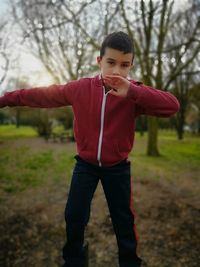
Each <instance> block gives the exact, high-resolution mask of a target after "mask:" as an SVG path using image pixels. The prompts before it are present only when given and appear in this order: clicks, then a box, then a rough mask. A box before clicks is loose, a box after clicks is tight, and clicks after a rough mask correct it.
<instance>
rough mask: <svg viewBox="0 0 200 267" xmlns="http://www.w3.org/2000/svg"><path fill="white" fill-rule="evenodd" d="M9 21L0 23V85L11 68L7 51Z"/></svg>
mask: <svg viewBox="0 0 200 267" xmlns="http://www.w3.org/2000/svg"><path fill="white" fill-rule="evenodd" d="M6 28H7V21H3V20H2V21H0V70H1V76H0V85H1V84H2V83H3V82H4V80H5V78H6V75H7V72H8V68H9V56H8V51H7V46H8V35H7V33H6Z"/></svg>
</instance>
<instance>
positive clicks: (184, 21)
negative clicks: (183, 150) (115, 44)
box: [120, 0, 200, 156]
mask: <svg viewBox="0 0 200 267" xmlns="http://www.w3.org/2000/svg"><path fill="white" fill-rule="evenodd" d="M191 2H192V3H191V5H190V7H188V9H187V10H181V9H178V10H175V7H174V1H171V0H162V1H153V0H149V1H143V0H140V1H137V2H136V4H135V6H133V7H129V8H127V5H128V4H127V1H125V0H121V2H120V3H121V10H122V17H123V19H124V23H125V25H126V29H127V31H128V33H129V34H130V36H132V38H133V40H134V42H135V47H136V54H137V58H138V61H137V63H138V64H139V66H140V73H141V76H142V79H143V81H144V82H145V83H146V84H148V85H149V86H154V87H156V88H160V89H163V90H171V88H172V85H173V82H174V80H175V79H176V77H177V76H179V75H180V74H181V73H182V72H183V71H184V70H185V69H186V68H187V67H188V66H190V65H191V64H193V62H194V60H195V58H196V56H197V55H198V54H199V49H200V42H199V31H200V25H199V14H198V12H197V11H196V10H197V9H196V7H197V6H196V5H197V4H198V1H191ZM131 14H132V16H131ZM133 14H134V16H133ZM180 32H181V33H182V34H181V35H180ZM183 46H184V50H183ZM177 51H181V53H179V56H178V57H176V55H175V54H176V53H177ZM172 53H174V56H173V57H171V55H172ZM180 62H182V64H180ZM171 63H174V64H173V68H172V67H170V66H171V65H172V64H171ZM148 133H149V134H148V147H147V154H148V155H153V156H157V155H159V151H158V142H157V139H158V122H157V119H156V118H153V117H149V119H148Z"/></svg>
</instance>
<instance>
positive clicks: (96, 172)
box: [0, 32, 179, 267]
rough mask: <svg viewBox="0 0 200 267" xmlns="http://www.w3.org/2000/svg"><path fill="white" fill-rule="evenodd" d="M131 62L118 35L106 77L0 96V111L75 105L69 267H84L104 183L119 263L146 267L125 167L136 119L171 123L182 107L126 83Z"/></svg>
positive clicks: (105, 54) (102, 59)
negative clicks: (87, 235) (96, 197)
mask: <svg viewBox="0 0 200 267" xmlns="http://www.w3.org/2000/svg"><path fill="white" fill-rule="evenodd" d="M133 59H134V48H133V43H132V41H131V39H130V38H129V37H128V35H127V34H125V33H123V32H114V33H112V34H110V35H108V36H107V37H106V38H105V40H104V41H103V43H102V47H101V50H100V56H99V57H98V58H97V62H98V64H99V66H100V69H101V75H98V76H96V77H94V78H82V79H80V80H77V81H71V82H69V83H68V84H65V85H52V86H50V87H46V88H32V89H29V90H24V89H21V90H17V91H13V92H9V93H6V94H5V95H4V96H3V97H1V98H0V107H5V106H25V105H26V106H30V107H43V108H51V107H60V106H65V105H72V108H73V112H74V133H75V139H76V142H77V152H78V153H77V155H76V156H75V158H76V161H77V162H76V166H75V168H74V172H73V176H72V181H71V186H70V191H69V196H68V201H67V205H66V209H65V220H66V233H67V242H66V244H65V246H64V248H63V258H64V260H65V264H64V265H63V266H64V267H83V266H84V261H85V259H84V258H85V251H84V246H83V243H84V230H85V227H86V225H87V223H88V220H89V216H90V204H91V200H92V198H93V194H94V192H95V189H96V187H97V184H98V182H99V180H100V181H101V183H102V186H103V189H104V193H105V196H106V200H107V203H108V207H109V211H110V215H111V219H112V223H113V227H114V232H115V235H116V239H117V244H118V257H119V265H120V267H138V266H141V262H142V261H141V259H140V258H139V257H138V256H137V253H136V247H137V238H136V233H135V224H134V214H133V212H132V209H131V174H130V162H129V161H128V154H129V152H130V151H131V149H132V146H133V141H134V124H135V119H136V117H137V116H139V115H141V114H147V115H152V116H163V117H169V116H171V115H173V114H175V113H176V112H177V111H178V110H179V103H178V101H177V99H176V98H175V97H174V96H173V95H171V94H170V93H167V92H163V91H160V90H156V89H153V88H150V87H148V86H144V85H143V84H142V83H139V82H136V81H133V80H128V79H127V76H128V73H129V71H130V69H131V68H132V66H133Z"/></svg>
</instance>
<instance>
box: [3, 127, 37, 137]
mask: <svg viewBox="0 0 200 267" xmlns="http://www.w3.org/2000/svg"><path fill="white" fill-rule="evenodd" d="M36 136H37V132H36V131H35V130H34V129H33V128H32V127H29V126H20V127H19V128H17V127H16V126H15V125H0V139H8V138H10V139H12V138H20V137H21V138H23V137H36Z"/></svg>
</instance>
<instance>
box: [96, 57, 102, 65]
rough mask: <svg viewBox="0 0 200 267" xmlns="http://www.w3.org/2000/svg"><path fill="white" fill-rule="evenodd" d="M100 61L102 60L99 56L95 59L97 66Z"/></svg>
mask: <svg viewBox="0 0 200 267" xmlns="http://www.w3.org/2000/svg"><path fill="white" fill-rule="evenodd" d="M101 59H102V58H101V57H100V56H98V57H97V63H98V64H100V63H101Z"/></svg>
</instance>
